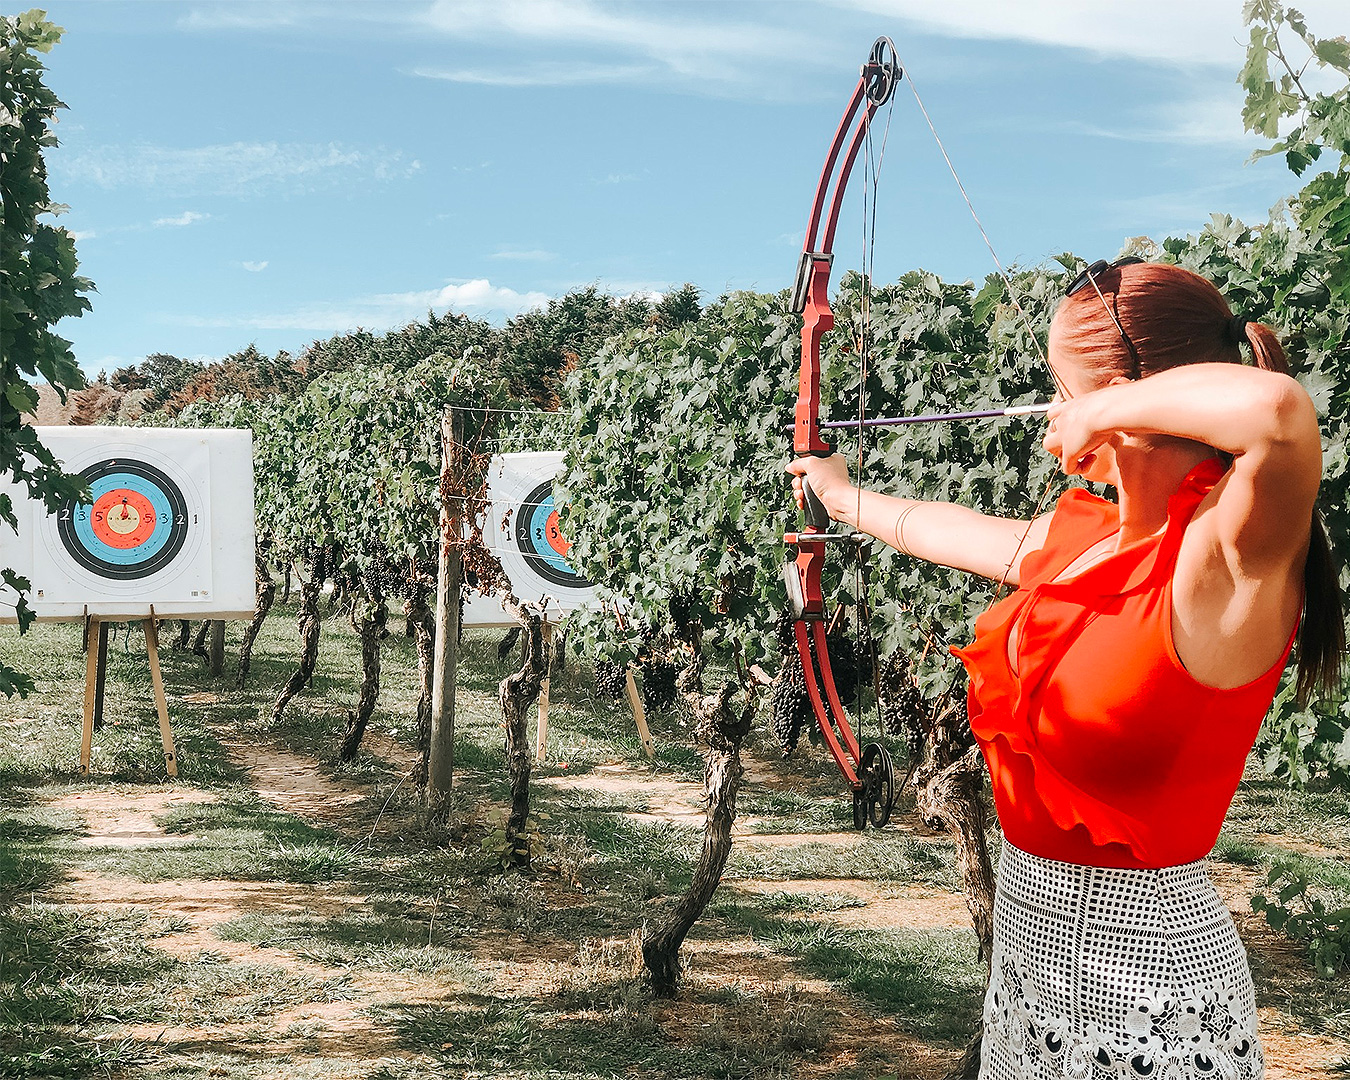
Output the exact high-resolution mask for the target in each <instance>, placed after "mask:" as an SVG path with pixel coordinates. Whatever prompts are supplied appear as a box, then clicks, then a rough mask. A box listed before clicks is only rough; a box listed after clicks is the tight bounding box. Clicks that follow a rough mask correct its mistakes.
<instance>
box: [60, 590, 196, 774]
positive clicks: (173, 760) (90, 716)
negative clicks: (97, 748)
mask: <svg viewBox="0 0 1350 1080" xmlns="http://www.w3.org/2000/svg"><path fill="white" fill-rule="evenodd" d="M109 621H112V620H105V619H103V618H101V617H100V616H98V615H89V616H87V617H86V619H85V628H84V644H85V652H86V653H87V654H88V656H87V659H86V662H85V677H84V734H83V738H82V739H81V741H80V775H81V776H88V775H89V758H90V756H91V754H92V753H93V747H94V728H95V727H101V726H102V725H103V688H104V684H105V682H106V681H107V675H108V622H109ZM117 621H120V620H117ZM142 626H143V627H144V629H145V653H146V656H147V657H148V658H149V660H150V685H151V686H152V687H153V688H154V694H155V709H156V710H157V711H158V713H159V737H160V741H161V742H162V743H163V744H164V767H165V769H167V770H168V773H169V775H170V776H177V775H178V755H177V752H176V751H175V750H174V745H173V731H172V729H171V728H170V727H169V702H168V699H167V698H166V697H165V695H164V677H163V676H162V675H161V674H160V670H159V633H158V631H156V629H155V609H154V607H151V608H150V617H149V618H148V619H145V620H143V622H142Z"/></svg>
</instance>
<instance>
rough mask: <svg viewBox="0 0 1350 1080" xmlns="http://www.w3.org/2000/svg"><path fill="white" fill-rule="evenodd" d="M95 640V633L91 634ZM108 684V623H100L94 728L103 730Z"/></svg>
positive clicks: (92, 639) (91, 638)
mask: <svg viewBox="0 0 1350 1080" xmlns="http://www.w3.org/2000/svg"><path fill="white" fill-rule="evenodd" d="M89 640H90V642H93V641H94V635H93V633H90V635H89ZM107 684H108V624H107V623H105V622H100V623H99V624H98V680H97V685H96V686H95V688H94V730H95V731H102V730H103V688H104V687H105V686H107Z"/></svg>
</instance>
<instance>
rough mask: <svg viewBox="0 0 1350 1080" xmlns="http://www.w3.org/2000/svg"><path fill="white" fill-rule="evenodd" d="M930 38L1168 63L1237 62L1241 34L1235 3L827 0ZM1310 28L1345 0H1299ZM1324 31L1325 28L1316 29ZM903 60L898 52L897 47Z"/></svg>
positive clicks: (1335, 21) (1325, 22)
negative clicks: (1014, 44)
mask: <svg viewBox="0 0 1350 1080" xmlns="http://www.w3.org/2000/svg"><path fill="white" fill-rule="evenodd" d="M832 2H833V3H834V5H835V6H837V7H841V8H849V9H852V10H855V11H863V12H867V13H869V14H873V15H880V16H885V17H889V18H892V19H901V20H904V21H907V22H910V23H915V24H917V25H919V26H922V27H923V28H924V29H925V30H928V31H930V32H932V33H935V34H940V35H951V36H954V37H963V38H984V39H991V40H1000V41H1025V42H1031V43H1034V44H1038V45H1051V46H1059V47H1063V48H1068V49H1077V50H1084V51H1087V52H1092V53H1098V54H1101V55H1106V56H1127V57H1132V58H1135V59H1139V60H1158V61H1166V62H1172V63H1182V64H1185V63H1201V64H1222V65H1225V66H1227V67H1229V68H1231V69H1233V70H1237V68H1236V66H1235V65H1240V64H1241V63H1242V57H1243V52H1244V50H1245V48H1246V44H1245V43H1246V40H1247V37H1248V32H1247V30H1246V29H1245V28H1244V27H1243V25H1242V10H1241V5H1240V4H1238V3H1237V2H1236V0H1094V2H1092V3H1081V2H1078V3H1075V2H1066V0H1016V2H1014V3H1010V2H1009V0H943V2H941V3H934V2H933V0H832ZM1298 9H1299V10H1300V11H1302V12H1303V13H1304V15H1306V16H1307V17H1308V23H1309V25H1310V26H1311V27H1312V28H1313V29H1314V31H1316V29H1317V28H1318V27H1319V26H1321V27H1337V26H1340V25H1341V20H1342V19H1343V18H1344V16H1345V0H1300V2H1299V4H1298ZM1324 32H1326V31H1324ZM900 52H901V55H902V56H903V55H904V49H903V48H901V50H900Z"/></svg>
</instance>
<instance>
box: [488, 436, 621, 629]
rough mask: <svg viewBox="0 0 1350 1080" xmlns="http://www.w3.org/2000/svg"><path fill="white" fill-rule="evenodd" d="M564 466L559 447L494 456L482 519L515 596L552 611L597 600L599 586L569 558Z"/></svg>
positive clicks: (556, 612) (496, 613) (490, 543)
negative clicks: (557, 484)
mask: <svg viewBox="0 0 1350 1080" xmlns="http://www.w3.org/2000/svg"><path fill="white" fill-rule="evenodd" d="M562 464H563V455H562V454H561V453H559V452H557V451H545V452H531V453H516V454H497V455H495V456H494V457H493V459H492V464H491V465H490V466H489V469H488V504H489V505H488V511H487V515H486V520H485V521H484V523H483V539H484V540H485V541H486V543H487V545H488V547H489V549H490V550H491V551H492V552H493V553H494V554H495V555H496V556H497V558H498V559H500V560H501V564H502V570H503V571H505V573H506V577H507V580H508V581H510V583H511V588H510V592H511V594H512V595H513V596H515V598H516V599H517V600H518V601H520V602H521V603H523V604H530V605H533V606H535V607H537V608H539V609H540V610H544V611H547V612H549V613H551V614H562V613H566V612H569V611H575V610H576V609H577V608H578V607H581V606H582V605H583V604H588V603H592V602H593V601H594V600H595V586H594V585H592V584H591V583H590V582H589V581H587V580H586V578H585V577H583V576H582V575H581V574H579V573H578V572H577V569H576V567H575V566H574V565H573V564H572V563H571V562H570V561H569V559H568V554H569V552H570V549H571V544H570V543H569V542H568V540H567V537H565V536H564V535H563V532H562V529H561V528H560V527H559V524H558V517H559V514H558V509H559V508H558V505H557V503H555V501H554V494H553V481H554V479H555V478H556V477H557V475H558V472H559V470H560V469H561V468H562ZM500 614H501V613H500V612H495V613H494V617H495V618H500ZM485 625H496V623H495V621H494V622H490V623H485Z"/></svg>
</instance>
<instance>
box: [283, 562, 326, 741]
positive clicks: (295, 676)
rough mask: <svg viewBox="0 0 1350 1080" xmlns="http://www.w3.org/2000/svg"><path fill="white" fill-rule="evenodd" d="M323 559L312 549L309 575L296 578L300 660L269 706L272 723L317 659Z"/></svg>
mask: <svg viewBox="0 0 1350 1080" xmlns="http://www.w3.org/2000/svg"><path fill="white" fill-rule="evenodd" d="M323 561H324V553H323V551H322V550H320V551H316V552H315V553H314V554H313V555H312V556H311V557H310V559H309V565H308V566H307V567H306V569H307V570H308V571H309V579H308V580H302V581H301V582H300V617H299V623H300V664H299V666H298V667H297V668H296V669H295V671H294V672H293V673H292V675H291V677H290V678H289V679H287V680H286V685H285V686H283V687H282V688H281V694H280V695H279V696H278V697H277V702H276V704H275V705H273V706H272V723H274V724H275V723H276V722H277V721H278V720H280V719H281V713H282V710H284V709H285V708H286V706H287V705H288V704H289V703H290V700H291V698H293V697H295V695H296V694H298V693H300V691H301V690H303V689H304V688H305V687H306V686H308V685H309V682H310V680H311V679H312V678H314V665H315V664H316V663H318V660H319V627H320V625H321V620H320V618H319V593H320V591H321V590H322V589H323V577H322V576H321V575H320V573H319V570H320V568H321V566H322V564H323Z"/></svg>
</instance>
